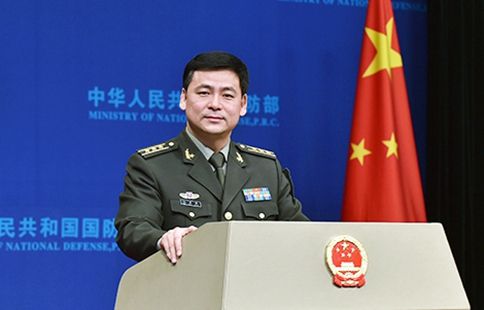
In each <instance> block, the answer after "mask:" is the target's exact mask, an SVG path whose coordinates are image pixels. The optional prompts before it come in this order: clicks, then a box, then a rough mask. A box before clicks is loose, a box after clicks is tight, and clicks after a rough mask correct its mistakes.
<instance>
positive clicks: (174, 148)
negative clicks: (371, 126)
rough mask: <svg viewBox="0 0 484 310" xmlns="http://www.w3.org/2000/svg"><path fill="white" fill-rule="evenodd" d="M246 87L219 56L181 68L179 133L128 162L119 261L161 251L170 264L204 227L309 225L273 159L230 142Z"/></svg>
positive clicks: (232, 60) (239, 71)
mask: <svg viewBox="0 0 484 310" xmlns="http://www.w3.org/2000/svg"><path fill="white" fill-rule="evenodd" d="M248 84H249V83H248V71H247V67H246V66H245V64H244V63H243V62H242V61H241V60H240V59H238V58H237V57H235V56H233V55H231V54H228V53H225V52H209V53H203V54H200V55H197V56H196V57H194V58H193V59H192V60H191V61H190V62H189V63H188V64H187V65H186V67H185V71H184V74H183V89H182V92H181V95H180V108H181V109H182V110H184V111H185V113H186V116H187V126H186V129H185V130H184V131H183V132H182V133H181V134H180V135H179V136H178V137H176V138H173V139H171V140H168V141H166V142H164V143H161V144H158V145H154V146H151V147H148V148H144V149H141V150H139V151H138V152H136V153H135V154H134V155H133V156H132V157H131V158H130V159H129V162H128V166H127V175H126V178H125V189H124V192H123V193H122V194H121V196H120V208H119V212H118V214H117V216H116V221H115V225H116V228H117V230H118V235H117V242H118V245H119V247H120V248H121V250H122V251H123V252H124V253H125V254H126V255H128V256H129V257H131V258H133V259H135V260H142V259H144V258H146V257H148V256H150V255H151V254H153V253H155V252H156V251H158V250H160V249H162V250H164V251H165V253H166V255H167V257H168V259H170V260H171V262H172V263H176V261H177V259H179V258H180V257H181V255H182V242H181V241H182V238H183V237H184V236H185V235H187V234H188V233H190V232H192V231H194V230H196V229H197V227H199V226H201V225H203V224H205V223H208V222H214V221H233V220H253V221H257V220H259V221H266V220H280V221H281V220H282V221H305V220H308V218H307V217H306V216H305V215H304V214H303V213H302V211H301V204H300V202H299V201H298V200H297V199H296V198H295V197H294V194H293V185H292V181H291V179H290V176H289V173H288V172H287V170H283V169H282V168H281V165H280V163H279V161H278V160H277V158H276V156H275V154H274V153H272V152H270V151H267V150H263V149H260V148H256V147H252V146H248V145H243V144H237V143H234V142H232V141H231V139H230V136H231V133H232V130H233V129H234V128H235V127H236V125H237V123H238V121H239V118H240V117H241V116H244V115H245V114H246V112H247V89H248Z"/></svg>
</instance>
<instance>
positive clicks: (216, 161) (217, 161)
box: [208, 153, 225, 187]
mask: <svg viewBox="0 0 484 310" xmlns="http://www.w3.org/2000/svg"><path fill="white" fill-rule="evenodd" d="M208 162H209V163H210V164H212V166H213V167H214V168H215V172H216V173H217V179H218V180H219V181H220V184H221V185H222V187H224V182H225V174H224V169H223V166H224V162H225V157H224V154H222V153H213V155H212V157H210V158H209V159H208Z"/></svg>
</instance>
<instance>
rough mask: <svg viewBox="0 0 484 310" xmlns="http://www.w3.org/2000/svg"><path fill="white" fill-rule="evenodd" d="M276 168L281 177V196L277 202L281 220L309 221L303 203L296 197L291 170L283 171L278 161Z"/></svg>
mask: <svg viewBox="0 0 484 310" xmlns="http://www.w3.org/2000/svg"><path fill="white" fill-rule="evenodd" d="M276 167H277V175H278V177H279V180H278V182H279V195H278V200H277V204H278V207H279V220H280V221H309V218H308V217H307V216H306V215H304V214H303V213H302V206H301V202H300V201H299V200H298V199H297V198H296V197H295V196H294V186H293V183H292V180H291V175H290V174H289V170H287V169H284V170H283V169H282V167H281V164H280V163H279V161H278V160H276Z"/></svg>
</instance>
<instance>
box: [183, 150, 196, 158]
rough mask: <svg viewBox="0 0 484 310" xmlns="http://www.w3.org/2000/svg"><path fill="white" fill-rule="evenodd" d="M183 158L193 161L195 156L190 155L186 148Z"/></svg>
mask: <svg viewBox="0 0 484 310" xmlns="http://www.w3.org/2000/svg"><path fill="white" fill-rule="evenodd" d="M185 158H186V159H188V160H193V159H194V158H195V154H192V153H190V150H189V149H188V148H187V149H185Z"/></svg>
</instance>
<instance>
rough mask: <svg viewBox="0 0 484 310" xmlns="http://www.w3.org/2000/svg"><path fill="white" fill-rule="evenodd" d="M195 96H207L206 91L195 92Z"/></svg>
mask: <svg viewBox="0 0 484 310" xmlns="http://www.w3.org/2000/svg"><path fill="white" fill-rule="evenodd" d="M197 94H198V95H200V96H207V95H208V91H199V92H197Z"/></svg>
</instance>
